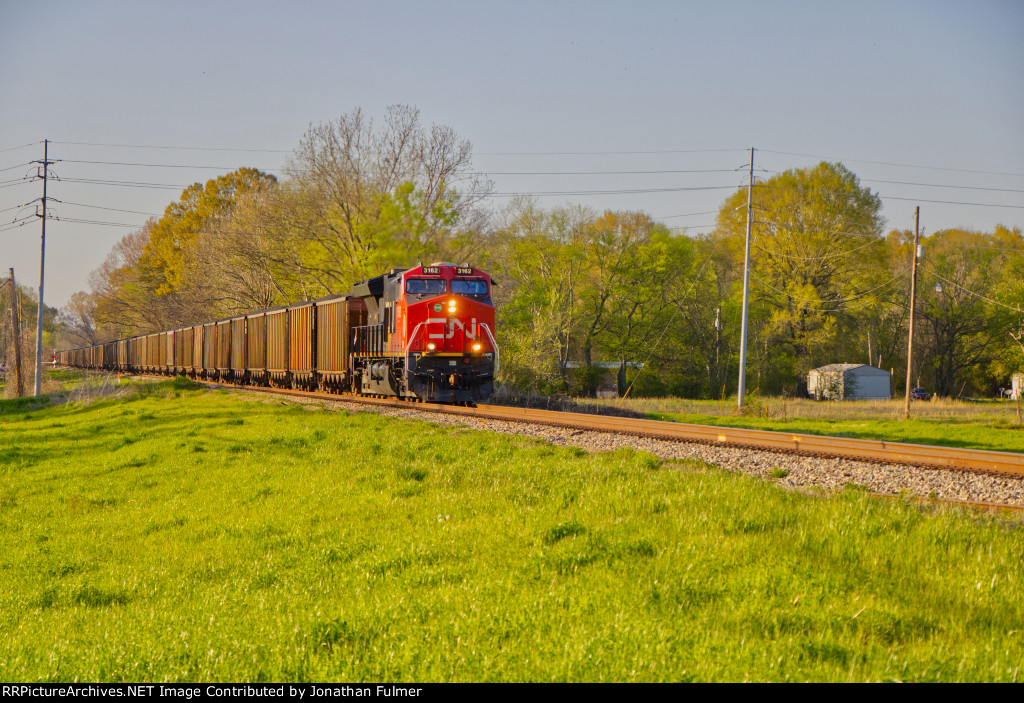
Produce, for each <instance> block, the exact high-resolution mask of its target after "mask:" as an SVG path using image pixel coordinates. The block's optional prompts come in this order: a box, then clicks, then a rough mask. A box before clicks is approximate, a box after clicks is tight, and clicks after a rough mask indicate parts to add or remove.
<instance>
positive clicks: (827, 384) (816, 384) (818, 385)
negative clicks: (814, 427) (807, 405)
mask: <svg viewBox="0 0 1024 703" xmlns="http://www.w3.org/2000/svg"><path fill="white" fill-rule="evenodd" d="M891 388H892V374H890V373H889V372H888V371H886V370H885V369H878V368H875V367H874V366H868V365H867V364H829V365H828V366H819V367H818V368H816V369H813V370H812V371H811V372H810V373H809V374H807V393H808V395H810V396H811V397H812V398H814V399H815V400H889V398H891V397H892V390H891Z"/></svg>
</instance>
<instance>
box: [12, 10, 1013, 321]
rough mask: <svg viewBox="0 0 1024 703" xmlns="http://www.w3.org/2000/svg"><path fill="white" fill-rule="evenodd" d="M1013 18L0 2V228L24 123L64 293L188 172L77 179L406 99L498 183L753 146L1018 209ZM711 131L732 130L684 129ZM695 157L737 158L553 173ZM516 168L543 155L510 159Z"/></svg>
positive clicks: (570, 178) (780, 162) (672, 212)
mask: <svg viewBox="0 0 1024 703" xmlns="http://www.w3.org/2000/svg"><path fill="white" fill-rule="evenodd" d="M1022 37H1024V2H1021V0H973V1H971V2H967V1H965V2H939V1H935V0H932V1H928V2H899V1H898V0H889V1H885V2H820V1H819V2H786V1H777V2H739V1H736V2H729V1H721V2H637V1H635V0H634V1H632V2H594V1H590V2H554V1H549V2H524V1H520V0H517V1H516V2H502V3H496V2H481V1H480V0H477V1H475V2H428V1H425V0H421V1H419V2H397V1H396V2H386V1H378V2H358V3H356V2H302V1H301V0H300V1H296V2H288V3H283V2H217V1H216V0H207V1H206V2H193V1H191V0H185V1H181V2H174V3H153V2H138V1H135V2H119V1H115V0H95V1H90V0H66V1H59V0H35V1H34V2H21V1H17V0H0V150H2V151H0V169H4V170H0V229H2V227H3V224H2V223H9V222H10V221H11V220H13V219H15V218H16V217H20V216H22V215H24V214H25V213H26V212H27V213H31V210H28V211H21V210H18V209H16V206H18V205H21V204H23V203H26V202H28V201H30V200H32V199H33V198H37V197H39V195H41V184H40V183H39V182H35V183H20V182H15V183H13V184H12V185H8V184H4V183H3V181H8V180H11V179H17V178H21V177H22V176H24V175H25V174H26V173H28V172H30V170H31V169H30V167H28V166H24V165H23V164H25V162H27V161H30V160H32V159H39V158H41V157H42V145H41V143H40V144H36V145H34V146H31V147H26V148H11V147H20V146H21V145H25V144H30V143H35V142H41V141H42V140H43V139H44V138H45V139H51V140H54V142H55V143H54V144H53V145H52V146H51V158H55V159H63V160H64V161H63V162H62V163H59V164H57V165H56V166H55V167H54V168H53V170H54V171H55V172H56V173H57V174H58V175H59V176H60V177H61V178H62V179H65V180H63V181H61V182H58V183H52V184H51V185H52V187H51V190H50V195H51V196H53V197H56V198H59V199H61V200H63V201H65V204H61V205H57V206H56V208H55V209H56V212H57V214H58V215H59V216H60V217H61V218H62V219H63V221H61V222H51V223H49V224H48V226H47V285H46V300H47V302H48V303H49V304H52V305H62V304H63V303H64V302H66V300H67V298H68V297H69V296H70V295H71V294H72V293H73V292H74V291H76V290H82V289H86V288H87V287H88V282H87V279H88V274H89V273H90V271H92V270H93V269H95V268H96V267H97V266H99V265H100V263H101V262H102V261H103V259H104V257H105V256H106V255H107V253H108V252H109V251H110V248H111V247H112V245H113V244H114V243H115V242H116V241H117V240H118V239H119V238H120V237H122V236H123V235H124V234H126V233H127V232H128V231H130V230H129V229H128V228H125V227H116V226H106V225H98V224H85V223H75V222H68V221H67V220H69V219H84V220H93V221H103V222H112V223H121V224H141V223H142V222H143V221H144V220H145V219H146V216H145V215H142V214H136V213H127V212H118V210H132V211H137V212H138V213H155V214H159V213H161V212H162V211H163V209H164V208H165V207H166V205H167V204H168V203H169V202H170V201H171V200H174V199H176V198H177V196H178V195H179V193H180V188H167V189H158V188H137V187H128V186H121V185H97V184H86V183H76V182H73V181H72V180H71V179H82V178H84V179H106V180H113V181H130V182H145V183H156V184H168V185H171V186H185V185H188V184H190V183H193V182H195V181H204V180H206V179H208V178H211V177H213V176H216V175H218V174H220V173H222V172H224V171H227V170H231V169H234V168H236V167H238V166H242V165H254V166H258V167H262V168H265V169H268V170H270V169H278V168H280V166H281V165H282V163H283V161H284V158H285V156H286V152H287V151H289V150H291V149H292V148H294V147H295V146H296V144H297V143H298V140H299V138H300V137H301V135H302V133H303V131H304V130H305V129H306V127H307V126H308V125H309V124H310V123H312V122H321V121H327V120H330V119H333V118H335V117H337V116H338V115H340V114H342V113H346V112H348V111H350V110H352V109H353V108H355V107H362V108H363V109H364V110H365V111H366V112H368V113H369V114H371V115H381V114H382V113H383V111H384V109H385V107H386V106H387V105H389V104H393V103H405V104H411V105H415V106H417V107H419V108H420V110H421V113H422V117H423V119H424V121H426V122H427V123H431V122H437V123H441V124H446V125H449V126H451V127H453V128H454V129H455V130H456V131H457V132H458V133H459V135H460V136H462V137H464V138H466V139H469V140H470V141H471V142H472V143H473V144H474V147H475V151H476V154H477V155H476V158H475V160H474V162H475V166H476V167H477V168H478V169H480V170H482V171H484V172H486V173H491V174H495V175H493V176H492V178H493V180H494V182H495V186H496V191H497V192H498V193H513V192H518V193H549V192H566V191H593V190H603V191H608V190H613V191H622V190H652V189H678V188H688V187H698V186H724V187H732V186H738V185H740V184H742V183H743V182H744V178H745V174H744V173H743V171H742V166H743V164H744V163H745V162H746V160H747V159H748V154H747V153H746V152H745V151H744V150H745V149H749V148H750V147H756V148H757V149H758V150H759V151H758V153H757V157H756V161H757V166H758V167H759V168H763V169H766V170H768V171H769V172H771V171H779V170H784V169H786V168H790V167H794V166H807V165H812V164H814V163H816V162H817V161H818V160H819V158H818V157H827V158H831V159H837V160H843V161H844V163H846V165H847V166H848V167H850V168H851V169H852V170H853V171H854V172H856V173H857V174H858V175H859V176H860V177H861V178H862V179H863V181H864V183H865V185H868V186H870V187H871V188H872V189H874V190H875V191H876V192H878V193H879V194H880V195H882V196H883V198H886V199H885V200H884V203H885V209H884V214H885V216H886V217H887V218H888V224H889V226H890V227H901V228H902V227H911V226H912V225H913V210H914V206H915V205H917V204H920V205H921V208H922V224H923V226H924V227H925V228H926V230H936V229H940V228H943V227H949V226H966V227H972V228H975V229H979V230H990V229H991V228H992V227H993V226H994V225H995V224H996V223H1003V224H1007V225H1009V226H1020V225H1024V193H1022V192H1021V191H1024V39H1022ZM72 142H88V143H102V144H118V145H156V146H177V147H204V148H207V149H209V148H223V149H263V150H268V151H263V152H256V151H253V152H240V151H208V150H183V149H148V148H147V149H143V148H126V147H120V146H85V145H81V144H73V143H72ZM720 149H729V150H734V151H710V152H704V153H685V152H688V151H690V150H720ZM538 152H541V153H538ZM551 152H587V153H585V154H573V155H567V154H564V153H561V154H553V153H551ZM595 152H605V153H595ZM607 152H657V153H607ZM672 152H674V153H672ZM774 152H788V153H774ZM796 154H799V156H798V155H796ZM804 155H806V156H804ZM72 161H119V162H131V163H145V164H166V165H182V166H189V168H144V167H135V166H106V165H101V164H86V163H72ZM868 162H887V163H892V164H910V165H914V166H917V167H921V166H928V167H933V168H909V167H905V166H886V165H883V164H881V163H868ZM198 166H211V167H222V168H221V170H217V169H216V168H196V167H198ZM734 168H740V169H741V170H739V171H736V172H732V171H729V170H728V169H734ZM704 169H725V171H724V172H722V173H702V174H665V173H661V174H647V175H643V174H635V173H634V174H621V173H620V174H608V175H598V174H586V175H583V174H580V175H551V172H564V171H644V170H647V171H651V170H659V171H665V170H704ZM940 169H959V170H940ZM972 171H973V172H977V171H984V172H990V173H972ZM519 172H525V173H528V174H533V175H497V174H508V173H519ZM1000 174H1002V175H1000ZM883 181H901V182H909V183H922V184H928V185H923V186H911V185H900V184H895V183H884V182H883ZM938 186H959V187H958V188H948V187H938ZM976 189H978V190H976ZM981 189H987V190H981ZM728 193H729V190H712V191H700V190H696V191H683V190H675V191H668V192H664V191H663V192H647V193H617V194H609V195H602V196H595V195H578V196H564V195H562V196H553V197H549V196H543V197H541V199H540V202H541V203H542V204H543V205H545V206H550V205H558V204H564V203H566V202H580V203H584V204H587V205H591V206H593V207H595V208H613V209H640V210H644V211H646V212H648V213H650V214H651V215H653V216H654V217H655V218H659V219H662V218H664V219H663V221H664V222H665V223H666V224H669V225H671V226H675V227H682V226H686V227H690V228H691V231H693V232H706V231H707V230H708V229H709V225H711V224H712V223H713V221H714V215H713V214H691V213H706V212H713V211H714V210H716V209H717V207H718V205H719V204H720V202H721V201H722V200H723V199H724V198H725V197H726V195H728ZM896 198H909V200H897V199H896ZM505 200H506V199H505V198H501V197H496V198H494V199H493V204H494V206H495V207H498V206H500V204H501V203H502V202H504V201H505ZM928 201H959V202H971V203H985V204H989V205H996V204H999V205H1014V206H1017V207H991V206H990V207H978V206H967V205H952V204H949V205H944V204H940V203H934V202H928ZM68 203H78V204H77V205H70V204H68ZM85 205H90V206H93V207H92V208H86V207H84V206H85ZM97 207H103V208H113V210H100V209H95V208H97ZM678 215H686V217H678ZM38 247H39V224H38V222H37V221H33V222H31V224H28V225H26V226H23V227H19V228H16V229H11V230H7V231H0V269H2V272H3V274H6V270H7V268H8V267H10V266H14V267H15V269H16V273H17V275H18V277H19V279H21V281H22V282H23V283H26V284H31V285H32V286H38V275H39V252H38Z"/></svg>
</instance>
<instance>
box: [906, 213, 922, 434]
mask: <svg viewBox="0 0 1024 703" xmlns="http://www.w3.org/2000/svg"><path fill="white" fill-rule="evenodd" d="M920 224H921V206H920V205H918V206H917V209H916V210H914V248H913V252H912V253H913V263H912V265H911V273H910V326H909V327H910V329H909V330H908V332H907V395H906V398H905V399H904V401H903V419H904V420H909V419H910V372H911V370H912V369H913V367H914V300H915V298H916V297H917V248H918V247H919V246H920V243H921V229H920Z"/></svg>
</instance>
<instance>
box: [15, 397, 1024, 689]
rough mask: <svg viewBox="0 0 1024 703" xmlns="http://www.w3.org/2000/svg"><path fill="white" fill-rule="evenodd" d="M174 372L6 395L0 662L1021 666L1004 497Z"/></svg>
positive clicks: (879, 673) (315, 666)
mask: <svg viewBox="0 0 1024 703" xmlns="http://www.w3.org/2000/svg"><path fill="white" fill-rule="evenodd" d="M187 386H188V384H186V383H182V382H180V381H178V382H171V381H168V382H164V383H161V384H153V385H146V386H142V385H140V386H139V387H138V388H140V389H141V390H140V392H139V394H138V395H136V396H135V397H130V398H126V399H120V400H109V399H108V400H101V401H99V402H95V403H93V404H91V405H87V404H83V403H72V404H66V405H61V406H56V407H42V408H39V409H36V410H31V409H30V408H31V407H34V406H32V405H29V404H28V403H26V402H25V401H18V402H16V401H3V402H2V403H0V422H2V423H3V424H2V425H0V680H4V681H30V680H51V681H65V680H74V679H78V680H108V681H114V680H127V681H158V680H160V681H202V680H222V681H238V680H281V679H285V680H328V679H339V680H349V681H352V680H359V679H366V680H421V681H425V680H444V681H449V680H476V681H484V680H538V681H550V680H572V681H580V680H606V681H607V680H614V681H633V680H667V681H678V680H742V679H753V680H786V679H797V680H805V679H810V680H840V681H846V680H853V681H860V680H887V679H899V680H915V681H932V680H941V681H949V680H957V681H959V680H986V681H987V680H993V681H994V680H1014V679H1016V678H1018V677H1019V675H1020V672H1019V670H1018V667H1019V666H1020V662H1021V661H1022V660H1024V589H1022V588H1021V573H1020V564H1021V563H1022V561H1024V539H1022V536H1024V532H1022V526H1024V523H1022V522H1021V520H1020V519H1019V518H1016V517H1012V516H1010V517H1008V516H987V515H978V514H974V513H969V512H960V511H958V510H953V509H942V508H937V507H936V508H922V507H919V506H916V505H912V504H908V503H904V502H901V501H891V500H890V501H882V500H877V499H873V498H871V497H869V496H867V495H865V494H863V493H861V492H859V491H856V490H849V491H846V492H844V493H842V494H840V495H838V496H835V497H829V498H826V497H808V496H805V495H800V494H796V493H790V492H786V491H783V490H781V489H780V488H778V487H777V486H774V485H772V484H771V483H766V482H763V481H759V480H754V479H750V478H747V477H743V476H738V475H732V474H726V473H722V472H719V471H717V470H711V469H707V468H706V467H703V466H699V465H696V464H672V465H669V464H662V463H660V462H658V461H657V460H656V459H654V458H653V457H651V456H648V455H645V454H637V453H632V452H615V453H610V454H599V455H587V454H585V453H584V452H582V451H580V450H576V449H571V448H569V449H566V448H557V447H552V446H548V445H546V444H543V443H541V442H538V441H534V440H530V439H525V438H515V437H508V436H501V435H490V434H484V433H478V432H472V431H468V430H465V429H459V428H449V427H440V426H433V425H428V424H424V423H420V422H413V421H402V420H395V419H387V418H382V417H379V416H375V415H372V414H348V413H346V412H327V411H324V410H320V409H317V410H309V409H304V408H302V407H300V406H296V405H290V404H289V405H285V404H281V403H280V402H279V401H276V400H266V401H263V402H261V399H259V398H257V399H255V400H253V399H252V397H251V396H243V397H238V396H235V395H233V394H229V393H226V392H216V393H214V392H206V391H197V390H191V389H189V388H188V387H187ZM83 397H85V396H84V395H83Z"/></svg>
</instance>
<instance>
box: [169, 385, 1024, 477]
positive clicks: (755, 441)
mask: <svg viewBox="0 0 1024 703" xmlns="http://www.w3.org/2000/svg"><path fill="white" fill-rule="evenodd" d="M154 378H156V377H154ZM207 385H211V386H217V387H221V388H238V389H246V390H256V391H260V392H267V393H273V394H277V395H285V396H292V397H297V398H306V399H310V400H332V401H346V402H353V403H363V404H367V405H375V406H381V407H391V408H401V409H405V410H420V411H424V412H432V413H441V414H446V415H454V416H461V417H472V418H479V419H486V420H503V421H507V422H524V423H532V424H542V425H550V426H554V427H564V428H569V429H579V430H590V431H597V432H611V433H614V434H627V435H633V436H638V437H650V438H653V439H662V440H669V441H677V442H697V443H700V444H707V445H712V446H723V447H742V448H746V449H758V450H762V451H771V452H778V453H786V454H798V455H805V456H817V457H827V458H843V459H852V460H857V461H870V462H875V463H884V464H900V465H908V466H918V467H923V468H938V469H948V470H954V471H967V472H972V473H985V474H990V475H994V476H1001V477H1012V478H1024V454H1016V453H1013V452H995V451H989V450H984V449H962V448H957V447H937V446H931V445H922V444H906V443H902V442H887V441H879V440H867V439H851V438H848V437H831V436H824V435H809V434H796V433H789V432H774V431H768V430H749V429H743V428H736V427H717V426H710V425H690V424H684V423H679V422H665V421H662V420H646V419H640V418H627V417H617V416H611V415H592V414H589V413H571V412H560V411H554V410H539V409H534V408H520V407H512V406H506V405H478V406H475V407H465V406H453V405H440V404H434V403H414V402H410V401H405V400H394V399H387V398H371V397H366V396H359V395H355V394H348V393H343V394H334V393H321V392H316V391H299V390H288V389H281V388H257V387H252V386H236V385H233V384H220V383H209V382H208V383H207Z"/></svg>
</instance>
